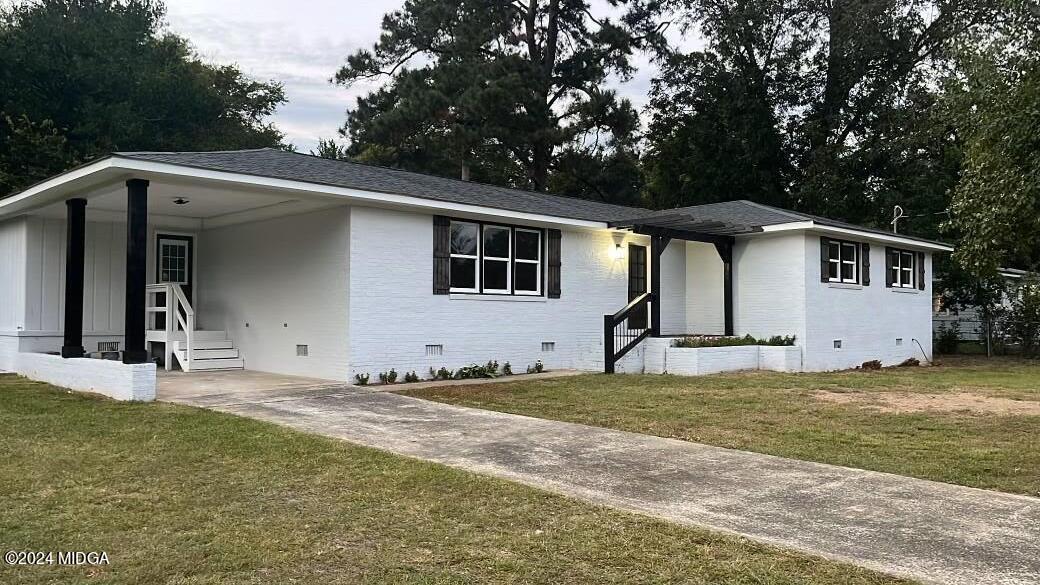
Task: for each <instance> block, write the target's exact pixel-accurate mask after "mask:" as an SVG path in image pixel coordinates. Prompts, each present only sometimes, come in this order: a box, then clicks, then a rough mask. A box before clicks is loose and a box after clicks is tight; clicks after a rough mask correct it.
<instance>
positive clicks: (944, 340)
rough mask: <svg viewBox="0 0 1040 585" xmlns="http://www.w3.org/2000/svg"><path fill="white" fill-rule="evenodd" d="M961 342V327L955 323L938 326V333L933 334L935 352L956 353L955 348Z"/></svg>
mask: <svg viewBox="0 0 1040 585" xmlns="http://www.w3.org/2000/svg"><path fill="white" fill-rule="evenodd" d="M960 341H961V326H960V323H957V322H956V321H954V322H952V323H950V324H949V325H947V324H946V323H940V324H939V331H937V332H936V334H935V351H937V352H939V353H943V354H954V353H957V346H958V345H959V344H960Z"/></svg>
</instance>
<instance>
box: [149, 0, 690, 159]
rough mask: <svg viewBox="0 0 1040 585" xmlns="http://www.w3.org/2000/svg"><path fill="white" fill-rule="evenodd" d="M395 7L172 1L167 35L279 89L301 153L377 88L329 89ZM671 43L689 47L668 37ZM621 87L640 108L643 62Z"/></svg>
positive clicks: (647, 71)
mask: <svg viewBox="0 0 1040 585" xmlns="http://www.w3.org/2000/svg"><path fill="white" fill-rule="evenodd" d="M401 4H402V1H401V0H370V1H358V0H354V1H351V2H343V1H342V0H340V1H335V0H306V1H296V2H285V1H275V0H220V1H214V0H170V1H169V3H168V5H167V9H168V18H167V20H168V22H169V28H170V29H171V30H172V31H173V32H175V33H177V34H180V35H182V36H185V37H187V38H188V39H190V41H191V42H192V44H193V45H194V46H195V48H196V50H197V51H198V52H199V54H200V55H201V56H202V57H203V58H204V59H206V60H209V61H213V62H217V63H236V64H237V65H238V66H239V67H240V68H241V69H242V71H243V72H245V73H247V74H248V75H250V76H252V77H254V78H257V79H262V80H275V81H279V82H281V83H282V84H284V86H285V91H286V97H287V98H288V99H289V103H288V104H287V105H285V106H282V107H281V108H280V109H279V111H278V112H277V113H276V115H275V116H274V122H275V124H277V125H278V127H279V128H280V129H281V130H282V131H283V132H285V134H286V138H287V140H288V141H289V142H291V143H293V144H294V145H296V147H297V148H298V149H300V150H302V151H307V150H310V149H312V148H314V147H315V145H316V144H317V141H318V138H328V137H334V136H336V135H337V132H338V130H339V128H340V127H342V125H343V122H344V120H345V118H346V114H345V112H346V110H347V108H349V107H352V106H353V105H354V101H355V99H356V98H357V96H359V95H363V94H365V93H367V92H368V91H371V89H372V88H373V87H375V84H369V85H361V84H358V85H357V86H354V87H351V88H349V89H347V88H343V87H338V86H335V85H332V84H331V83H329V78H331V77H332V76H333V75H334V74H335V72H336V70H337V69H338V68H339V66H340V65H341V64H342V63H343V62H344V60H345V59H346V57H347V55H349V54H351V53H353V52H354V51H356V50H357V49H359V48H367V47H369V46H371V45H372V44H373V43H374V42H375V41H376V40H378V38H379V33H380V28H379V27H380V22H381V20H382V17H383V14H384V13H386V12H389V11H393V10H396V9H398V8H400V6H401ZM672 36H673V41H675V42H678V43H679V44H680V45H688V44H689V42H688V41H686V40H685V39H682V38H680V37H677V36H676V35H675V34H674V33H673V35H672ZM637 61H638V63H639V69H638V71H637V72H636V73H635V75H634V76H633V78H632V79H631V80H630V81H628V82H626V83H617V81H616V80H613V81H612V83H611V84H612V85H615V86H616V87H617V89H618V93H619V94H620V95H622V96H625V97H628V98H629V99H631V100H632V102H633V104H634V105H635V106H636V107H639V108H641V107H642V106H644V105H645V104H646V101H647V97H646V94H647V91H648V90H649V87H650V80H651V79H652V78H653V76H654V75H655V74H656V67H654V66H653V65H652V64H651V63H650V62H649V60H647V59H646V58H643V57H638V58H637Z"/></svg>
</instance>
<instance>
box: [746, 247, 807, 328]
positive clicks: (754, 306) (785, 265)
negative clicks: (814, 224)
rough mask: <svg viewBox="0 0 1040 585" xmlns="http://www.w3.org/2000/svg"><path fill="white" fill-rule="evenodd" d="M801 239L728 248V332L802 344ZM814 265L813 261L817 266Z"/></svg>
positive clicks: (802, 272)
mask: <svg viewBox="0 0 1040 585" xmlns="http://www.w3.org/2000/svg"><path fill="white" fill-rule="evenodd" d="M805 262H806V259H805V236H804V235H803V234H802V233H793V234H784V235H775V236H757V237H754V238H748V239H740V240H737V243H736V245H735V246H734V248H733V297H734V299H733V317H734V318H733V321H734V333H735V334H737V335H747V334H751V335H753V336H755V337H758V338H762V337H771V336H773V335H795V336H797V338H798V341H797V343H798V344H799V345H800V344H801V343H802V342H803V341H804V340H805V266H806V264H805ZM817 264H819V262H817Z"/></svg>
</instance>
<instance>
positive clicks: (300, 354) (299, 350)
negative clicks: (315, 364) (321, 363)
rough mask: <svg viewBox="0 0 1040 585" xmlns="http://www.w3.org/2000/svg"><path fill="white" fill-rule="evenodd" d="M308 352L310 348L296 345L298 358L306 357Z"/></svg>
mask: <svg viewBox="0 0 1040 585" xmlns="http://www.w3.org/2000/svg"><path fill="white" fill-rule="evenodd" d="M309 351H310V347H309V346H306V345H297V346H296V355H297V356H298V357H306V356H307V354H308V352H309Z"/></svg>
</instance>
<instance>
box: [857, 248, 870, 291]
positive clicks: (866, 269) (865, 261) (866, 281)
mask: <svg viewBox="0 0 1040 585" xmlns="http://www.w3.org/2000/svg"><path fill="white" fill-rule="evenodd" d="M859 253H860V254H861V257H860V262H859V266H860V272H862V273H863V278H861V279H860V280H861V281H862V282H863V286H870V244H866V243H864V244H860V246H859Z"/></svg>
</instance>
